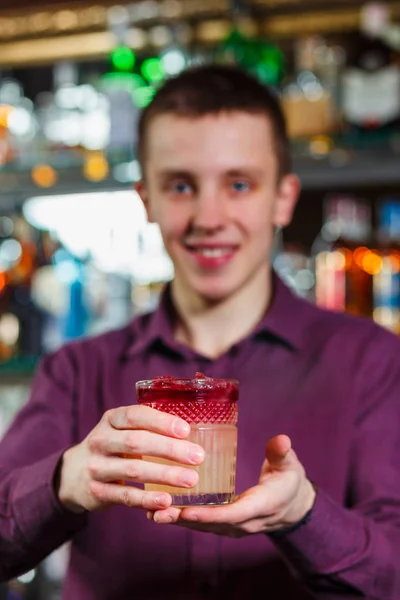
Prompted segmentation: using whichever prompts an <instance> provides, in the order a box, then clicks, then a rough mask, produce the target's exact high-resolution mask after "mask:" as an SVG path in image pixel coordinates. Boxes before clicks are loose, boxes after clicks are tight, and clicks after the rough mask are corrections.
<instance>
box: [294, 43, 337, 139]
mask: <svg viewBox="0 0 400 600" xmlns="http://www.w3.org/2000/svg"><path fill="white" fill-rule="evenodd" d="M343 61H344V51H343V49H342V48H340V47H338V46H332V47H331V46H328V45H327V44H326V42H325V40H324V38H322V37H320V36H307V37H303V38H300V39H299V40H297V42H296V43H295V66H294V69H295V73H294V76H293V77H291V78H289V79H288V80H287V81H286V82H285V84H284V86H283V94H282V107H283V110H284V112H285V116H286V121H287V128H288V134H289V137H291V138H300V137H309V136H315V135H321V134H328V133H332V132H335V131H337V130H338V128H339V126H340V112H339V96H340V93H339V80H340V78H339V73H340V69H341V67H342V63H343Z"/></svg>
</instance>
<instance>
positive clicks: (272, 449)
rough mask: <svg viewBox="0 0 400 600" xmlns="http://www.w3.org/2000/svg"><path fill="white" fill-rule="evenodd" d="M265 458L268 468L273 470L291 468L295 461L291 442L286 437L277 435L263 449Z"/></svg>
mask: <svg viewBox="0 0 400 600" xmlns="http://www.w3.org/2000/svg"><path fill="white" fill-rule="evenodd" d="M265 456H266V458H267V461H268V463H269V466H270V467H272V468H274V469H284V468H286V467H291V466H293V463H294V461H297V458H296V455H295V453H294V450H292V442H291V440H290V438H289V437H288V436H287V435H277V436H275V437H273V438H271V439H270V440H269V442H268V444H267V445H266V447H265Z"/></svg>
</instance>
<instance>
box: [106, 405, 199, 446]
mask: <svg viewBox="0 0 400 600" xmlns="http://www.w3.org/2000/svg"><path fill="white" fill-rule="evenodd" d="M104 417H105V419H106V420H107V421H108V422H109V424H110V425H111V426H112V427H114V428H115V429H146V430H147V431H154V432H156V433H161V434H163V435H170V436H172V437H177V438H186V437H187V436H188V435H189V432H190V425H189V424H188V423H186V421H184V420H183V419H180V418H179V417H175V416H174V415H169V414H168V413H165V412H162V411H160V410H156V409H155V408H150V407H149V406H139V405H133V406H122V407H120V408H114V409H112V410H110V411H108V412H106V413H105V415H104Z"/></svg>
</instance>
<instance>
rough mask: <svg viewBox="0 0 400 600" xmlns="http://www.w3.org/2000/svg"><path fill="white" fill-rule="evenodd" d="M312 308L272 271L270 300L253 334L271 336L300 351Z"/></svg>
mask: <svg viewBox="0 0 400 600" xmlns="http://www.w3.org/2000/svg"><path fill="white" fill-rule="evenodd" d="M313 308H314V307H313V305H312V304H311V303H310V302H308V301H306V300H304V299H302V298H300V297H299V296H297V294H295V292H293V291H292V290H291V289H289V288H288V287H287V285H286V284H285V283H283V281H282V279H280V277H279V276H278V275H277V274H276V272H275V271H273V273H272V300H271V303H270V305H269V307H268V310H267V311H266V313H265V315H264V318H263V319H262V320H261V322H260V323H259V324H258V326H257V327H256V330H255V333H256V334H258V335H263V334H266V335H268V336H271V335H272V336H274V337H275V338H277V339H279V340H280V341H282V342H283V343H285V344H287V345H289V346H290V347H292V348H293V349H295V350H301V348H303V347H304V342H305V331H306V329H308V323H309V322H310V319H311V318H312V311H313Z"/></svg>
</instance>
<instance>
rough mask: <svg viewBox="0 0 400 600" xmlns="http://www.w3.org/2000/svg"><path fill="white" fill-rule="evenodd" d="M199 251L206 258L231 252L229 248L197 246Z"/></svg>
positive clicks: (217, 256)
mask: <svg viewBox="0 0 400 600" xmlns="http://www.w3.org/2000/svg"><path fill="white" fill-rule="evenodd" d="M197 252H198V253H199V254H202V255H203V256H205V257H206V258H219V257H220V256H224V254H227V253H228V252H229V249H227V248H197Z"/></svg>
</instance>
